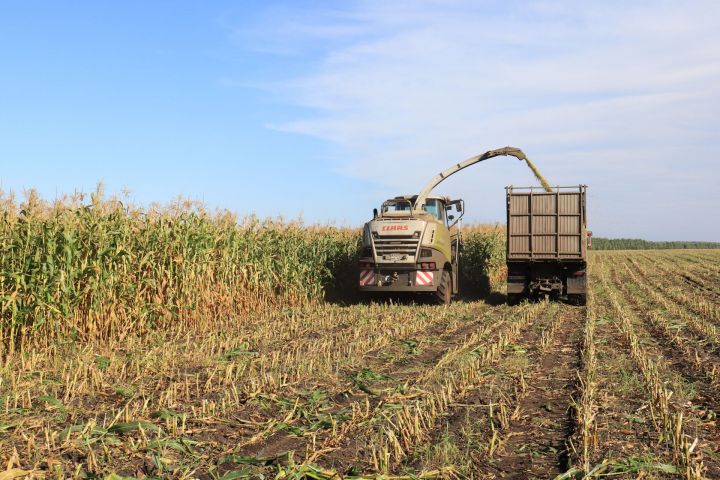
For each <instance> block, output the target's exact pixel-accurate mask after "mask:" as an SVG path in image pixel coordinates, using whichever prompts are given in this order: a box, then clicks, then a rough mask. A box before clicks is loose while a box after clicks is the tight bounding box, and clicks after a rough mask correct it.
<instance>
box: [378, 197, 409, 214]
mask: <svg viewBox="0 0 720 480" xmlns="http://www.w3.org/2000/svg"><path fill="white" fill-rule="evenodd" d="M410 211H412V203H410V200H405V199H394V200H388V201H387V202H385V203H383V206H382V213H393V212H410Z"/></svg>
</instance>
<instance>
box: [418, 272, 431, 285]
mask: <svg viewBox="0 0 720 480" xmlns="http://www.w3.org/2000/svg"><path fill="white" fill-rule="evenodd" d="M433 275H434V274H433V272H417V273H415V285H417V286H424V285H432V284H433Z"/></svg>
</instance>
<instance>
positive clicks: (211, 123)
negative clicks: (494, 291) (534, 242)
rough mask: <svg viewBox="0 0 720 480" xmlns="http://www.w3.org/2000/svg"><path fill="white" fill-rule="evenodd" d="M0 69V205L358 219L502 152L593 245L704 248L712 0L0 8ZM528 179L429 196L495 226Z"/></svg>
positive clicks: (714, 81)
mask: <svg viewBox="0 0 720 480" xmlns="http://www.w3.org/2000/svg"><path fill="white" fill-rule="evenodd" d="M0 73H1V75H0V165H1V167H2V168H1V169H0V179H1V181H2V188H3V189H4V190H6V191H7V190H13V191H15V192H18V193H20V192H22V191H23V189H26V188H31V187H33V188H37V189H38V190H39V191H40V192H41V193H42V194H43V195H44V196H45V197H49V198H53V197H55V196H56V195H60V194H63V193H72V192H73V191H75V190H84V191H90V190H92V189H93V188H94V185H95V184H96V182H97V181H99V180H102V181H103V182H104V183H105V185H106V190H108V191H109V192H120V191H121V190H123V189H125V188H127V189H129V190H130V192H131V197H132V198H133V199H134V200H135V201H136V202H138V203H143V204H147V203H150V202H153V201H160V202H166V201H169V200H171V199H173V198H174V197H176V196H177V195H178V194H182V195H184V196H187V197H190V198H192V199H199V200H202V201H204V202H206V203H207V204H209V205H210V206H213V207H225V208H228V209H230V210H233V211H235V212H237V213H238V214H240V215H245V214H249V213H253V212H254V213H257V214H258V215H260V216H275V215H278V214H281V215H284V216H285V217H288V218H295V217H297V216H298V215H302V217H303V218H304V219H305V220H306V221H307V222H327V221H335V222H337V223H340V224H348V225H359V224H361V223H362V222H363V221H364V220H366V219H367V217H368V216H369V212H370V211H371V210H372V208H373V206H375V205H376V204H378V203H379V202H380V201H381V200H382V199H383V198H385V197H388V196H392V195H395V194H399V193H414V192H417V191H418V190H419V189H420V188H421V187H422V185H423V184H424V182H425V181H426V180H428V179H429V178H430V177H432V176H433V175H434V174H435V173H437V172H438V171H440V170H442V169H444V168H446V167H447V166H448V165H450V164H451V163H454V162H457V161H460V160H462V159H464V158H467V157H469V156H472V155H474V154H476V153H480V152H482V151H485V150H487V149H490V148H496V147H499V146H504V145H514V146H517V147H520V148H522V149H523V150H525V152H526V153H527V154H528V155H529V156H530V157H531V158H532V159H533V160H534V161H535V163H536V164H537V165H538V167H539V168H540V169H541V170H542V171H543V173H544V174H545V176H546V177H548V179H549V180H550V181H551V183H554V184H578V183H585V184H588V185H590V190H589V191H590V195H591V196H590V199H589V202H590V204H589V208H590V223H591V225H590V226H591V228H592V229H593V230H594V231H595V233H596V234H597V235H606V236H632V237H645V238H650V239H697V240H720V222H718V221H717V219H718V215H717V205H718V204H720V194H719V193H718V192H719V191H720V190H719V189H718V188H717V183H718V180H720V166H718V165H719V162H718V160H717V159H718V157H720V135H719V134H720V120H718V115H717V112H718V111H720V4H718V2H716V1H714V0H713V1H692V2H683V3H678V2H664V1H652V2H650V1H647V2H644V1H636V2H612V1H610V2H601V3H600V2H598V4H596V5H592V4H585V3H582V4H578V3H576V2H570V1H545V2H513V1H510V2H501V1H497V2H483V1H481V2H477V1H469V0H449V1H443V2H441V1H433V0H416V1H394V2H378V1H348V2H249V1H247V2H230V1H208V2H189V1H188V2H170V1H165V2H161V1H154V2H139V1H135V2H132V1H126V2H114V3H110V2H79V1H68V2H51V1H33V0H26V1H21V0H5V1H2V2H0ZM530 183H532V176H531V174H530V173H529V171H527V169H526V168H525V167H524V166H523V165H522V164H521V163H520V162H517V161H514V160H509V159H502V158H498V159H493V160H491V161H489V162H487V163H486V164H481V165H478V166H476V167H474V168H472V169H469V170H468V171H467V173H465V174H462V175H458V176H456V177H453V178H452V179H451V180H449V181H448V182H446V183H445V184H443V185H442V186H441V188H439V192H440V193H445V194H449V195H452V196H459V197H463V198H465V200H466V203H467V206H468V213H467V216H466V218H467V219H468V220H470V221H483V222H491V221H502V220H503V217H504V210H503V209H504V198H503V197H504V190H503V187H504V186H505V185H507V184H515V185H526V184H530ZM708 219H711V220H712V221H707V220H708Z"/></svg>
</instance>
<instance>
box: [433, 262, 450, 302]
mask: <svg viewBox="0 0 720 480" xmlns="http://www.w3.org/2000/svg"><path fill="white" fill-rule="evenodd" d="M435 300H436V301H437V303H439V304H440V305H450V302H451V301H452V280H451V279H450V272H448V271H447V270H443V271H442V274H441V276H440V285H438V289H437V291H436V292H435Z"/></svg>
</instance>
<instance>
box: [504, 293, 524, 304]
mask: <svg viewBox="0 0 720 480" xmlns="http://www.w3.org/2000/svg"><path fill="white" fill-rule="evenodd" d="M520 300H522V293H508V294H507V304H508V305H517V304H518V303H520Z"/></svg>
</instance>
